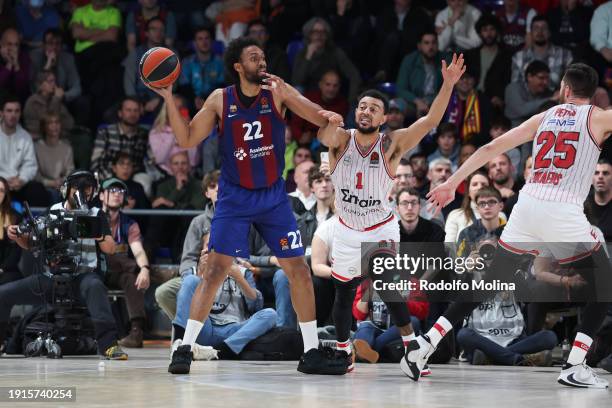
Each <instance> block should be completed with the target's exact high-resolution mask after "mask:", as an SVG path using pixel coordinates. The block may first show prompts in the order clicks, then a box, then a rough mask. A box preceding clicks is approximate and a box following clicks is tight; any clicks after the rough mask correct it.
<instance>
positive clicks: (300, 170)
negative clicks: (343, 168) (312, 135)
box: [289, 149, 317, 215]
mask: <svg viewBox="0 0 612 408" xmlns="http://www.w3.org/2000/svg"><path fill="white" fill-rule="evenodd" d="M298 151H299V149H298ZM314 165H315V164H314V163H313V162H312V161H311V160H310V159H307V160H305V161H302V162H301V163H300V164H298V165H297V166H296V167H295V173H294V174H293V180H294V182H295V185H296V189H295V191H292V192H290V193H289V201H290V204H291V208H292V209H293V212H294V213H296V214H298V215H300V214H302V213H304V212H305V211H308V210H310V209H311V208H312V207H313V206H314V205H315V204H316V203H317V199H316V198H315V196H314V195H313V194H312V189H311V188H310V186H309V185H308V172H309V171H310V169H311V168H312V167H313V166H314Z"/></svg>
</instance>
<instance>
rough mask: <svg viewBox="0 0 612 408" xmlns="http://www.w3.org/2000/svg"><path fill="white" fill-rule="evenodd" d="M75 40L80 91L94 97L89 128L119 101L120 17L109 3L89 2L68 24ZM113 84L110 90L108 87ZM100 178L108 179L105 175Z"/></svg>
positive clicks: (104, 1)
mask: <svg viewBox="0 0 612 408" xmlns="http://www.w3.org/2000/svg"><path fill="white" fill-rule="evenodd" d="M69 26H70V29H71V32H72V37H73V38H74V39H75V44H74V52H75V57H76V63H77V67H78V70H79V75H80V77H81V78H83V83H82V86H83V91H84V93H86V94H89V95H95V96H96V97H95V98H92V100H91V102H92V105H91V107H90V108H91V116H90V118H89V119H90V122H91V125H92V126H91V127H92V128H95V127H96V126H98V124H100V122H102V119H103V117H104V112H105V111H106V110H107V109H108V108H110V107H111V106H112V105H113V104H114V103H116V102H117V100H119V99H120V98H121V95H122V93H123V92H122V88H121V87H120V86H117V84H120V83H121V79H122V75H121V72H122V70H121V60H122V59H123V57H124V52H123V49H122V48H123V47H120V46H119V33H120V30H121V13H120V11H119V9H117V8H116V7H114V6H112V5H111V2H110V0H92V2H91V3H90V4H87V5H84V6H81V7H77V8H76V9H75V10H74V12H73V13H72V18H71V19H70V23H69ZM109 84H113V86H109ZM103 178H108V174H107V175H104V176H103Z"/></svg>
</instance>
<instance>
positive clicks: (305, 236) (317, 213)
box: [293, 166, 337, 327]
mask: <svg viewBox="0 0 612 408" xmlns="http://www.w3.org/2000/svg"><path fill="white" fill-rule="evenodd" d="M308 183H309V185H310V186H311V189H312V191H313V195H314V196H315V198H316V200H317V201H316V204H315V205H314V206H313V207H312V208H311V209H310V210H308V211H306V212H305V213H303V214H302V215H301V216H299V217H298V219H297V223H298V227H299V229H300V232H301V235H302V243H303V244H304V248H305V251H306V262H307V263H308V265H309V266H310V267H311V269H312V271H313V277H312V281H313V286H314V291H315V306H316V311H317V325H318V326H319V327H321V326H324V325H325V323H326V322H327V320H328V319H329V316H330V313H331V310H332V306H333V303H334V296H335V294H334V292H335V289H334V285H333V282H332V280H331V269H330V267H329V265H330V263H329V260H330V254H331V251H330V252H329V253H328V252H327V250H326V249H325V251H323V248H322V246H325V248H327V246H329V247H331V236H332V235H333V234H332V235H330V236H329V237H328V238H329V241H328V240H327V239H323V240H324V241H325V243H321V245H320V248H318V249H317V250H318V251H319V252H318V253H317V255H316V259H315V253H314V240H315V239H319V240H320V239H322V238H321V234H323V235H324V232H323V231H324V230H325V231H328V230H329V229H330V227H331V225H328V224H329V223H330V222H331V221H332V217H333V215H334V210H333V208H332V205H333V201H334V186H333V185H332V183H331V178H330V176H329V174H327V171H326V170H325V169H324V168H322V167H320V166H313V167H311V168H310V170H309V171H308ZM336 221H337V219H336ZM324 225H327V226H326V227H323V226H324ZM332 230H333V227H332ZM328 232H329V231H328ZM317 234H318V235H317ZM317 236H318V237H319V238H316V237H317ZM327 243H328V244H327ZM315 263H318V264H321V265H319V266H315ZM294 316H295V314H294ZM293 324H295V317H294V320H293Z"/></svg>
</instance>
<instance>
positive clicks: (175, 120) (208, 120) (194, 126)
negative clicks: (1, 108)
mask: <svg viewBox="0 0 612 408" xmlns="http://www.w3.org/2000/svg"><path fill="white" fill-rule="evenodd" d="M149 88H151V89H152V90H153V91H155V92H157V93H158V94H159V95H161V97H162V98H163V99H164V102H165V103H166V110H167V112H168V120H169V121H170V127H172V132H174V137H175V138H176V142H177V143H178V145H179V146H180V147H183V148H191V147H195V146H197V145H198V144H199V143H200V142H201V141H202V140H204V139H206V138H207V137H208V135H210V133H211V132H212V131H213V129H214V127H215V125H216V124H217V112H220V111H221V109H220V107H221V106H222V104H223V90H222V89H215V90H214V91H213V92H212V93H211V94H210V95H209V96H208V98H206V101H205V102H204V106H202V109H200V111H199V112H198V113H197V114H196V115H195V116H194V117H193V119H192V120H191V122H189V123H187V121H186V120H185V118H183V116H182V115H181V113H180V112H179V109H178V106H176V102H175V101H174V97H173V96H172V85H170V86H169V87H167V88H161V89H158V88H153V87H149Z"/></svg>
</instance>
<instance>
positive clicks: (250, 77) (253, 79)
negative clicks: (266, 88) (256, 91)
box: [244, 69, 265, 85]
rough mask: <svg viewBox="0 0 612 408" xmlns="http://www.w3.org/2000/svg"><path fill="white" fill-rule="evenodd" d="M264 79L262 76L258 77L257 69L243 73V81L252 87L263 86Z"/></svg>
mask: <svg viewBox="0 0 612 408" xmlns="http://www.w3.org/2000/svg"><path fill="white" fill-rule="evenodd" d="M264 78H265V77H264V76H263V75H259V69H258V70H257V71H255V72H247V71H245V72H244V79H246V80H247V82H248V83H251V84H253V85H261V84H263V83H264V82H263V80H264Z"/></svg>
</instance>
